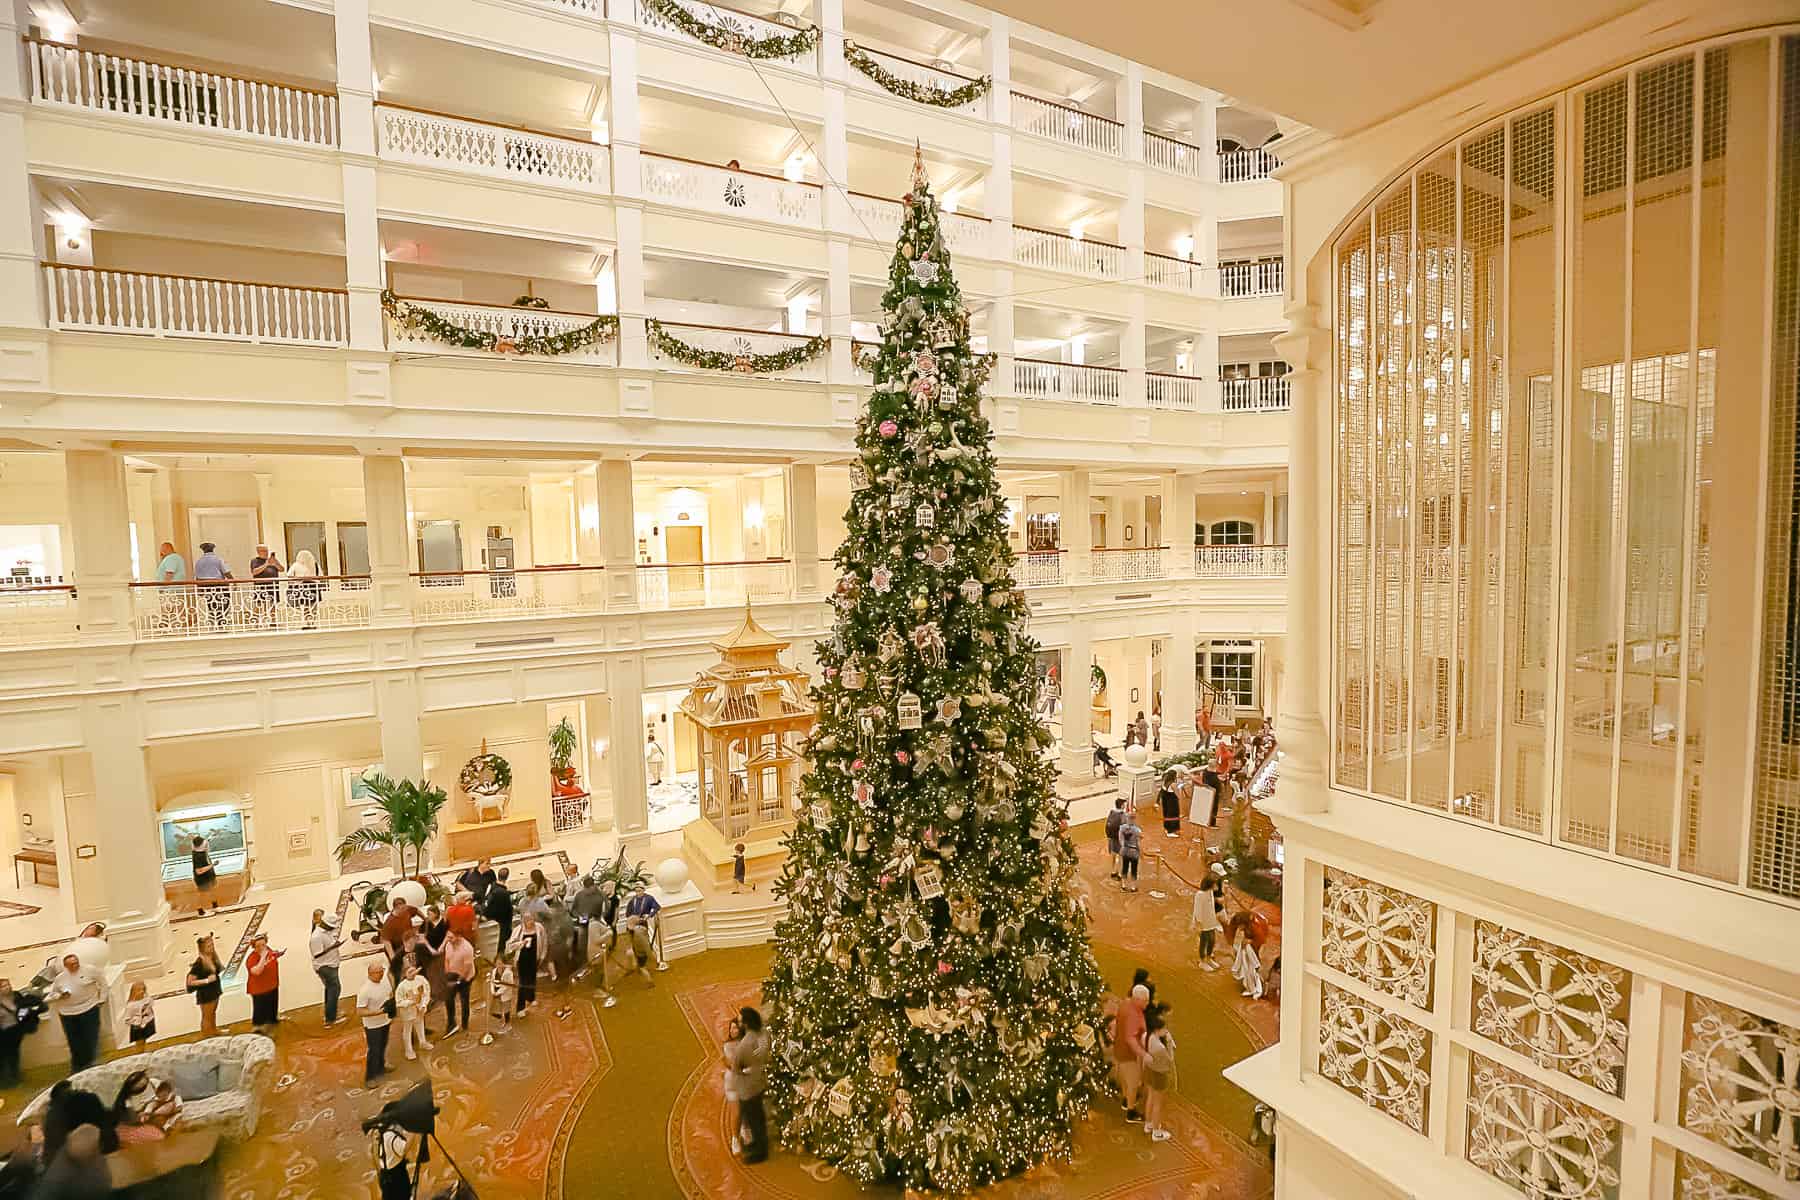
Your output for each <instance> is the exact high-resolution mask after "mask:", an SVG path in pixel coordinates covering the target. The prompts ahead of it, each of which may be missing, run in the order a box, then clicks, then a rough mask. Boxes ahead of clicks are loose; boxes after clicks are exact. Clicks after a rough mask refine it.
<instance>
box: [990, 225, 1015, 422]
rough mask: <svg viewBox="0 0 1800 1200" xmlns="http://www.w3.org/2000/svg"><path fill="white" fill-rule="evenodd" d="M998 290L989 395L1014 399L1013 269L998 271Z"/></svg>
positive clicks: (993, 305)
mask: <svg viewBox="0 0 1800 1200" xmlns="http://www.w3.org/2000/svg"><path fill="white" fill-rule="evenodd" d="M1008 228H1011V227H1010V226H1008ZM994 290H995V292H996V293H997V295H996V296H995V298H994V300H993V301H992V302H991V303H990V304H989V305H988V351H989V353H991V354H993V355H994V356H995V362H994V373H993V375H991V376H990V377H989V380H988V392H989V394H990V395H995V396H1010V395H1012V392H1013V359H1014V356H1015V355H1016V354H1017V352H1018V351H1017V349H1016V347H1015V346H1014V341H1015V339H1016V337H1017V334H1016V333H1015V332H1014V324H1013V322H1014V321H1015V319H1016V316H1017V314H1016V310H1015V309H1014V307H1013V298H1012V291H1013V273H1012V268H1011V267H996V268H995V269H994Z"/></svg>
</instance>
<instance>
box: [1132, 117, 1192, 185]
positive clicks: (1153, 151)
mask: <svg viewBox="0 0 1800 1200" xmlns="http://www.w3.org/2000/svg"><path fill="white" fill-rule="evenodd" d="M1144 161H1145V162H1147V163H1149V164H1150V165H1151V166H1153V167H1160V168H1161V169H1163V170H1165V171H1173V172H1174V173H1175V174H1177V175H1186V176H1187V177H1188V178H1189V179H1204V178H1205V177H1206V151H1204V150H1202V149H1201V148H1200V147H1198V146H1191V145H1189V144H1188V143H1186V142H1184V141H1182V140H1181V139H1179V138H1172V137H1168V136H1165V135H1164V134H1160V133H1151V132H1150V131H1149V130H1148V129H1146V130H1144Z"/></svg>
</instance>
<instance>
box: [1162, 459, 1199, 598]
mask: <svg viewBox="0 0 1800 1200" xmlns="http://www.w3.org/2000/svg"><path fill="white" fill-rule="evenodd" d="M1173 479H1174V485H1175V487H1174V493H1175V494H1174V497H1173V498H1172V499H1167V500H1165V502H1164V508H1163V541H1164V542H1166V543H1168V546H1169V553H1170V554H1171V555H1172V556H1173V557H1174V560H1175V575H1176V577H1177V578H1182V579H1185V578H1187V577H1189V576H1191V575H1193V573H1194V493H1195V491H1196V488H1197V485H1198V484H1199V482H1200V477H1199V476H1198V475H1195V474H1193V473H1192V472H1189V471H1177V472H1175V474H1174V476H1173ZM1163 494H1164V496H1165V497H1167V496H1168V492H1166V491H1165V492H1164V493H1163Z"/></svg>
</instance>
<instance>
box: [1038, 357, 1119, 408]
mask: <svg viewBox="0 0 1800 1200" xmlns="http://www.w3.org/2000/svg"><path fill="white" fill-rule="evenodd" d="M1124 390H1125V372H1124V371H1123V370H1122V369H1121V368H1119V367H1088V366H1077V365H1076V364H1074V363H1060V362H1049V361H1047V360H1045V359H1041V358H1015V359H1013V395H1015V396H1029V397H1031V398H1032V399H1034V400H1068V401H1073V402H1074V403H1077V404H1117V403H1119V400H1120V397H1121V393H1123V392H1124Z"/></svg>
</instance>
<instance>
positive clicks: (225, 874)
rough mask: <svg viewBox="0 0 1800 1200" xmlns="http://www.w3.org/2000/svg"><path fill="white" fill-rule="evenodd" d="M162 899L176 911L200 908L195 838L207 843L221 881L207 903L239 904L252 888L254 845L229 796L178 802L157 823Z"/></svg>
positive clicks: (202, 795) (237, 802)
mask: <svg viewBox="0 0 1800 1200" xmlns="http://www.w3.org/2000/svg"><path fill="white" fill-rule="evenodd" d="M158 834H159V838H158V840H159V841H160V842H161V845H162V860H163V861H162V881H163V895H164V896H165V897H166V898H167V899H168V901H169V904H170V906H171V907H173V908H187V909H195V908H199V907H201V896H200V892H199V889H197V888H196V887H195V886H194V854H193V839H194V835H195V834H199V835H200V836H201V837H204V838H205V839H206V843H207V851H208V853H209V854H210V855H211V857H212V864H213V869H214V871H215V872H216V874H217V877H218V882H217V883H216V884H215V885H214V887H213V890H212V894H211V895H209V896H208V897H206V903H208V904H212V903H218V904H236V903H237V902H238V901H239V900H241V899H242V898H243V895H244V893H245V892H246V891H248V890H249V888H250V842H249V834H248V830H247V828H246V818H245V814H244V806H243V803H242V801H241V800H240V798H239V797H238V796H236V795H235V794H233V793H230V792H199V793H194V794H192V795H187V796H182V797H180V798H179V799H178V800H177V801H176V803H175V805H174V807H172V808H171V809H170V810H169V811H167V812H165V813H163V814H161V817H160V818H159V820H158Z"/></svg>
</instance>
